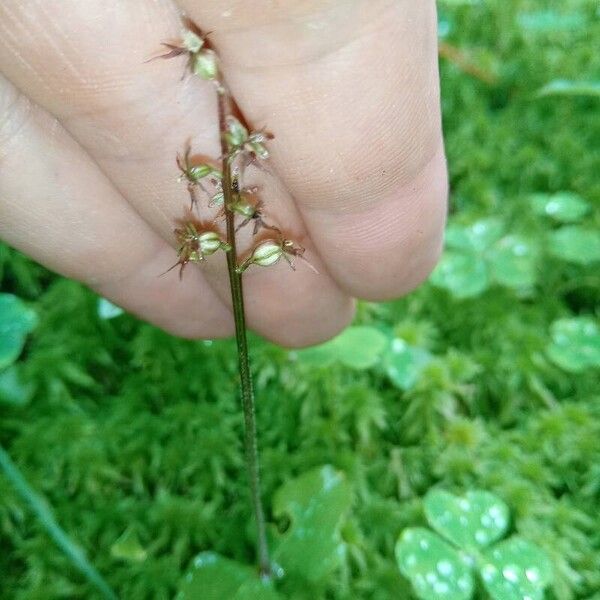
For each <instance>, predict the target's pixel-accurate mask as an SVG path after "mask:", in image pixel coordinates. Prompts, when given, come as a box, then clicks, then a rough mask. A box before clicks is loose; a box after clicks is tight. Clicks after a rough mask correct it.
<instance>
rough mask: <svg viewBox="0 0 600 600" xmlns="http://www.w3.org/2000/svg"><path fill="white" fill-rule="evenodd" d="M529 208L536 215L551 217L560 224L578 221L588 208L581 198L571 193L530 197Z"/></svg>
mask: <svg viewBox="0 0 600 600" xmlns="http://www.w3.org/2000/svg"><path fill="white" fill-rule="evenodd" d="M531 207H532V208H533V211H534V212H535V213H537V214H538V215H545V216H548V217H552V218H553V219H554V220H555V221H559V222H561V223H575V222H577V221H580V220H581V218H582V217H583V216H584V215H585V214H586V213H587V212H588V210H589V208H590V207H589V204H588V203H587V202H586V201H585V200H584V199H583V198H582V197H581V196H578V195H577V194H574V193H573V192H558V193H557V194H552V195H549V194H535V195H534V196H532V197H531Z"/></svg>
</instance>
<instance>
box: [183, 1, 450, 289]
mask: <svg viewBox="0 0 600 600" xmlns="http://www.w3.org/2000/svg"><path fill="white" fill-rule="evenodd" d="M180 4H183V5H184V7H185V8H186V10H188V12H189V14H190V16H191V17H192V18H194V19H196V20H197V21H198V23H199V24H200V25H201V26H202V27H203V28H204V29H205V30H212V31H213V32H214V33H212V34H211V41H214V43H215V46H216V47H217V49H218V52H219V55H220V56H221V59H222V63H223V70H224V73H225V76H226V79H227V81H228V84H229V85H230V87H231V89H232V92H233V94H234V96H235V98H236V100H237V101H238V103H239V104H240V106H241V108H242V110H243V112H244V114H245V115H246V116H247V117H248V118H249V120H250V121H251V122H252V123H253V124H254V125H256V126H257V127H260V126H263V125H267V126H268V128H269V130H271V131H273V133H275V135H276V139H275V140H274V142H273V143H272V148H273V153H272V155H273V161H274V165H275V168H276V170H277V172H278V174H279V175H280V177H281V178H282V180H283V181H284V182H285V184H286V186H287V188H288V189H289V191H290V192H291V194H292V195H293V197H294V199H295V200H296V203H297V205H298V207H299V209H300V211H301V213H302V216H303V218H304V221H305V223H306V225H307V227H308V229H309V232H310V235H311V238H312V239H313V241H314V243H315V245H316V247H317V249H318V250H319V253H320V255H321V257H322V258H323V260H324V261H325V262H326V263H327V266H328V268H329V270H330V272H331V274H332V275H333V276H334V278H335V279H336V280H337V281H338V283H339V284H340V285H341V286H342V287H343V288H344V289H345V290H346V291H347V292H349V293H351V294H352V295H354V296H358V297H363V298H369V299H384V298H389V297H393V296H396V295H399V294H401V293H404V292H406V291H408V290H409V289H411V288H412V287H414V286H415V285H417V284H418V283H419V282H420V281H421V280H422V279H423V278H424V277H426V276H427V274H428V273H429V272H430V270H431V269H432V267H433V266H434V265H435V262H436V261H437V258H438V256H439V253H440V250H441V242H442V232H443V227H444V223H445V215H446V196H447V176H446V165H445V159H444V150H443V142H442V129H441V119H440V107H439V81H438V69H437V29H436V14H435V3H434V2H433V1H432V0H430V1H424V2H410V1H408V0H403V1H398V0H394V1H393V2H391V1H389V0H377V1H372V0H369V1H367V0H355V1H352V2H348V1H347V0H343V1H340V0H330V1H329V2H322V1H320V2H317V1H313V2H310V1H309V2H306V1H304V2H298V1H296V2H287V3H285V4H283V5H279V4H277V5H276V6H275V5H274V4H273V3H270V2H264V1H263V2H253V3H247V2H243V1H242V0H237V1H235V2H232V3H229V4H228V8H227V10H223V4H222V3H221V2H218V1H216V0H213V1H208V2H202V3H199V2H196V1H195V0H184V1H183V2H181V3H180Z"/></svg>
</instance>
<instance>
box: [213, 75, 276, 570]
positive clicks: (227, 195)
mask: <svg viewBox="0 0 600 600" xmlns="http://www.w3.org/2000/svg"><path fill="white" fill-rule="evenodd" d="M217 96H218V101H219V131H220V133H221V155H222V156H223V196H224V206H225V219H226V226H227V243H228V244H229V245H230V246H231V250H230V251H229V252H227V271H228V274H229V284H230V287H231V302H232V305H233V318H234V321H235V338H236V341H237V352H238V366H239V373H240V387H241V392H242V409H243V411H244V449H245V452H246V467H247V469H248V477H249V478H250V490H251V494H252V505H253V508H254V517H255V519H256V527H257V554H258V564H259V568H260V573H261V575H262V576H263V577H270V576H271V561H270V560H269V548H268V545H267V534H266V527H265V513H264V509H263V505H262V499H261V495H260V469H259V461H258V444H257V441H256V414H255V405H254V391H253V389H252V376H251V374H250V362H249V357H248V340H247V338H246V317H245V313H244V292H243V288H242V274H241V273H238V272H237V271H236V265H237V252H236V245H235V226H234V214H233V212H232V211H231V210H230V208H229V207H230V206H232V205H233V204H234V201H235V200H236V198H234V195H235V194H237V193H238V192H239V190H234V189H233V185H232V184H233V182H232V177H231V161H230V159H229V157H228V148H227V143H226V142H225V139H224V137H223V134H224V133H225V132H226V131H227V122H226V117H227V115H228V114H230V101H229V96H228V93H227V91H226V90H225V88H224V86H221V88H220V89H219V92H218V94H217Z"/></svg>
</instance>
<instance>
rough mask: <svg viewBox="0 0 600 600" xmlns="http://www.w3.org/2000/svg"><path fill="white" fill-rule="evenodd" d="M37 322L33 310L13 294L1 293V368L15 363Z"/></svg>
mask: <svg viewBox="0 0 600 600" xmlns="http://www.w3.org/2000/svg"><path fill="white" fill-rule="evenodd" d="M36 324H37V316H36V314H35V312H34V311H33V310H31V309H30V308H28V307H27V306H26V305H25V303H24V302H23V301H22V300H21V299H20V298H17V297H16V296H13V295H12V294H0V369H4V368H5V367H7V366H8V365H10V364H11V363H13V362H14V361H15V360H16V359H17V357H18V356H19V354H21V350H23V345H24V344H25V338H26V337H27V334H28V333H29V332H30V331H32V330H33V328H34V327H35V326H36Z"/></svg>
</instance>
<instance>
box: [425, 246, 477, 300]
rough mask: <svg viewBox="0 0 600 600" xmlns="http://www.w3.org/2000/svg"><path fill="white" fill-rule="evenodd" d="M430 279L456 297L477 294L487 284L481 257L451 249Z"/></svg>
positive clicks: (467, 296)
mask: <svg viewBox="0 0 600 600" xmlns="http://www.w3.org/2000/svg"><path fill="white" fill-rule="evenodd" d="M430 281H431V283H433V285H436V286H438V287H442V288H445V289H447V290H448V291H449V292H450V293H451V294H452V295H453V296H455V297H456V298H469V297H473V296H478V295H479V294H481V293H482V292H483V291H485V290H486V289H487V287H488V285H489V282H488V274H487V269H486V266H485V263H484V261H483V259H481V258H479V257H478V256H475V255H472V254H462V253H458V252H452V251H450V252H446V253H445V254H444V256H443V257H442V260H441V261H440V264H439V265H438V266H437V268H436V269H435V271H434V272H433V273H432V275H431V278H430Z"/></svg>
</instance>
